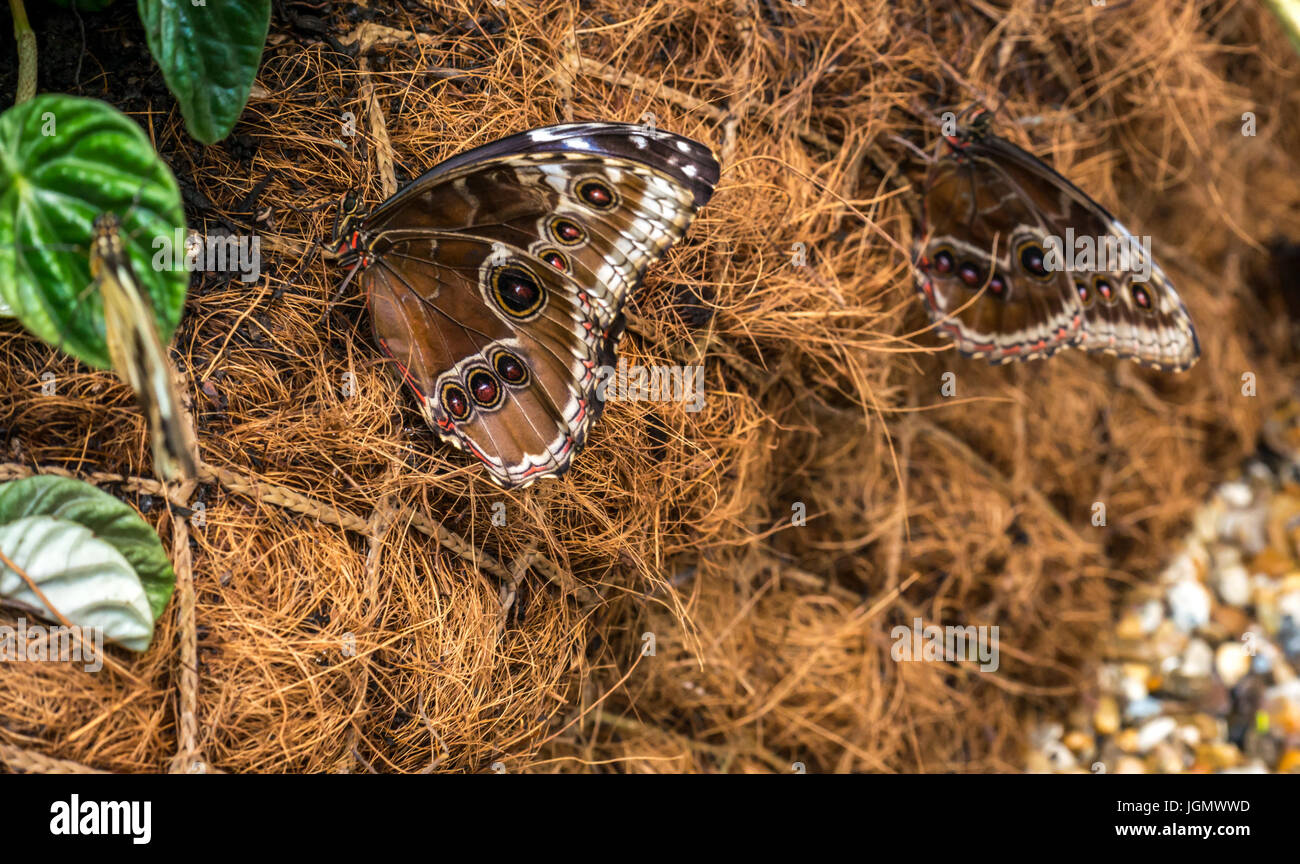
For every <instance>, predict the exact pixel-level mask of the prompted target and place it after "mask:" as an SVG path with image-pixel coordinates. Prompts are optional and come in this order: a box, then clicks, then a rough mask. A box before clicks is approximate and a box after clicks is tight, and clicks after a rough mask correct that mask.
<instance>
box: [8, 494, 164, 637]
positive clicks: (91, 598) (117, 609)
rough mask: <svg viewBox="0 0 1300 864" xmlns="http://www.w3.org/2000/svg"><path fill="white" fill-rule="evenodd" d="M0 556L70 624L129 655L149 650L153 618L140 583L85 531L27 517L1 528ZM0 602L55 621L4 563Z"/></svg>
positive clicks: (120, 559) (115, 554)
mask: <svg viewBox="0 0 1300 864" xmlns="http://www.w3.org/2000/svg"><path fill="white" fill-rule="evenodd" d="M0 552H3V553H4V555H5V557H6V558H8V559H9V560H10V561H11V562H13V564H14V565H15V566H17V567H19V568H21V569H22V572H23V573H25V574H26V575H27V577H28V579H30V580H31V581H32V582H33V583H35V584H36V586H37V587H38V588H40V590H41V593H42V594H44V595H45V600H48V601H49V604H50V605H51V606H53V607H54V608H55V609H57V610H58V612H59V613H60V614H61V615H62V616H63V617H64V618H66V619H67V620H68V623H70V624H73V625H76V626H79V627H94V628H98V629H99V630H101V631H102V632H103V634H104V638H106V639H112V640H113V641H114V642H116V643H118V644H119V645H122V646H124V647H126V648H130V649H131V650H132V651H143V650H145V649H146V648H148V647H149V642H150V640H152V639H153V616H152V615H151V614H150V613H149V599H148V598H147V597H146V596H145V593H144V588H143V587H142V586H141V585H140V580H139V579H138V578H137V577H136V575H135V571H134V570H132V569H131V565H130V564H129V563H128V562H127V560H126V559H125V558H123V557H122V554H121V553H120V552H118V551H117V550H116V549H114V548H113V546H112V545H111V544H109V543H106V542H105V541H103V540H100V539H99V538H97V537H96V536H95V535H94V534H93V533H92V532H91V530H90V529H89V528H87V527H86V526H84V525H81V524H78V523H76V522H65V521H64V520H62V519H54V518H52V517H50V516H27V517H25V518H23V519H19V520H17V521H15V522H10V523H8V524H7V525H0ZM0 597H2V598H4V599H6V600H9V601H12V602H16V603H20V604H22V605H24V606H26V607H28V608H30V609H32V610H34V611H36V612H37V613H38V614H40V615H41V617H43V618H46V619H48V620H50V621H57V620H58V616H56V615H54V614H53V613H52V612H50V611H49V607H48V606H46V603H45V600H42V599H41V598H40V597H38V596H37V595H36V594H35V593H34V592H33V591H32V589H31V588H30V587H29V586H28V584H27V580H26V579H24V578H23V577H22V576H21V575H20V574H19V573H18V572H16V571H15V570H13V569H12V568H11V567H9V565H7V564H5V563H3V562H0Z"/></svg>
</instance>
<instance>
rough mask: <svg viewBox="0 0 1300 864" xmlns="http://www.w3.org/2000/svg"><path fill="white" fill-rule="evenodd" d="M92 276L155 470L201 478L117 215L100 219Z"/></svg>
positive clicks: (111, 349) (167, 476)
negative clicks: (145, 429) (143, 425)
mask: <svg viewBox="0 0 1300 864" xmlns="http://www.w3.org/2000/svg"><path fill="white" fill-rule="evenodd" d="M90 274H91V276H92V278H93V279H94V282H95V286H96V287H97V288H98V289H99V292H100V295H101V296H102V298H103V301H104V329H105V339H106V341H107V343H108V357H109V360H110V361H111V363H112V366H113V370H114V371H115V372H116V373H117V374H118V376H119V377H120V378H121V379H122V380H123V381H125V382H126V383H127V384H128V385H129V386H130V387H131V389H132V390H133V391H135V395H136V401H137V402H138V403H139V405H140V411H141V413H143V414H144V415H145V418H146V419H147V420H148V421H149V435H150V442H151V447H152V450H153V460H154V471H155V472H156V473H157V474H158V478H159V479H160V480H162V481H163V482H167V481H170V480H185V479H192V478H194V477H196V476H197V475H198V462H199V458H198V445H197V443H196V442H195V440H194V432H193V430H192V429H191V428H190V425H189V423H188V422H187V420H186V418H185V416H184V412H183V410H182V403H181V398H180V394H179V392H178V391H177V389H176V382H175V380H174V379H173V377H172V366H171V363H170V361H169V360H168V358H167V351H166V349H165V348H164V347H163V344H162V340H160V339H159V338H158V331H157V329H156V325H155V324H154V314H153V308H152V304H151V303H150V301H149V294H148V292H147V291H146V290H145V289H144V288H143V287H142V286H141V285H140V282H139V280H138V279H137V278H136V275H135V271H134V270H132V269H131V259H130V257H129V256H128V255H127V253H126V249H125V247H124V245H123V243H122V234H121V222H120V221H119V220H118V218H117V216H116V215H114V214H113V213H103V214H101V215H99V216H98V217H96V219H95V225H94V238H93V240H92V241H91V246H90Z"/></svg>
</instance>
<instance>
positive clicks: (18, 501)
mask: <svg viewBox="0 0 1300 864" xmlns="http://www.w3.org/2000/svg"><path fill="white" fill-rule="evenodd" d="M27 516H51V517H54V518H56V519H62V520H65V521H69V522H77V523H79V524H81V525H84V526H85V527H87V528H89V529H90V530H91V531H93V532H94V534H95V536H96V537H98V538H99V539H100V540H103V541H105V542H106V543H108V544H110V545H111V546H113V548H115V549H116V550H117V551H118V552H120V553H121V554H122V557H123V558H125V559H126V560H127V561H128V562H129V563H130V565H131V568H132V569H133V570H134V571H135V573H136V575H137V576H138V577H139V578H140V582H141V584H142V585H143V586H144V590H145V593H146V594H147V595H148V597H149V607H150V609H151V611H152V612H153V617H154V618H155V619H156V618H157V617H158V616H159V615H161V614H162V613H163V610H164V609H165V608H166V607H167V600H168V599H169V598H170V597H171V596H172V589H173V588H174V587H175V585H176V573H175V572H174V571H173V570H172V565H171V561H169V560H168V559H167V553H166V552H165V551H164V550H163V545H162V541H160V540H159V539H158V535H157V534H155V533H154V530H153V528H151V527H150V526H149V523H148V522H145V521H144V520H143V519H141V518H140V514H138V513H136V512H135V510H134V509H132V508H131V506H130V505H129V504H125V503H123V502H121V501H119V500H118V499H116V498H114V497H113V496H112V495H109V494H108V493H107V492H104V491H102V490H100V489H96V488H95V487H94V486H91V485H90V484H89V483H83V482H81V481H80V480H73V479H72V478H70V477H55V476H52V475H49V474H43V475H39V476H36V477H25V478H23V479H21V480H12V481H10V482H8V483H3V484H0V525H3V524H5V523H7V522H13V521H15V520H17V519H22V518H24V517H27Z"/></svg>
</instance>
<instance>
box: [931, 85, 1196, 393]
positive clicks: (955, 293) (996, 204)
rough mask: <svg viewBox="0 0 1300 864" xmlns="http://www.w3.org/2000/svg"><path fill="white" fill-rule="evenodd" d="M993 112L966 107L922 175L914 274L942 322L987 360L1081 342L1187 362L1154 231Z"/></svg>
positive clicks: (1192, 338)
mask: <svg viewBox="0 0 1300 864" xmlns="http://www.w3.org/2000/svg"><path fill="white" fill-rule="evenodd" d="M991 120H992V115H991V113H990V112H989V111H988V110H987V109H985V108H983V107H982V106H979V105H974V106H971V107H970V108H967V109H966V110H965V111H963V112H962V114H961V115H960V116H959V117H957V118H956V123H955V128H954V129H953V130H952V132H953V134H950V135H945V136H944V138H943V139H942V141H941V142H940V144H939V153H938V155H937V158H936V159H935V160H934V161H933V162H932V163H931V165H930V170H929V175H928V177H927V182H926V190H925V198H924V205H923V216H922V226H921V227H922V230H921V232H920V234H919V236H918V239H917V242H916V244H915V246H916V248H915V253H916V267H917V273H916V276H917V279H916V284H917V290H918V292H919V293H920V294H921V297H922V299H923V300H924V302H925V305H926V308H927V310H928V311H929V313H930V318H931V320H932V321H933V322H934V323H935V324H936V326H937V328H938V332H939V333H940V334H941V335H943V336H945V337H947V338H949V339H951V340H952V341H953V342H954V343H955V344H956V347H957V350H958V351H960V352H961V353H962V354H965V355H967V356H979V357H985V358H987V359H988V360H989V362H990V363H1009V362H1011V361H1014V360H1030V359H1035V358H1041V357H1050V356H1051V355H1053V354H1055V353H1056V352H1057V351H1058V350H1059V349H1061V348H1081V349H1084V350H1086V351H1089V352H1106V353H1109V354H1115V355H1118V356H1120V357H1126V358H1131V359H1133V360H1136V361H1138V362H1139V363H1142V364H1146V365H1149V366H1152V367H1154V368H1156V369H1161V370H1164V371H1168V372H1181V371H1183V370H1185V369H1187V368H1189V367H1190V366H1191V365H1192V364H1193V363H1195V362H1196V360H1197V358H1198V357H1199V356H1200V353H1201V349H1200V343H1199V342H1198V341H1197V338H1196V329H1195V328H1194V327H1193V326H1192V320H1191V317H1190V316H1189V315H1188V313H1187V307H1186V306H1184V305H1183V301H1182V299H1181V298H1179V296H1178V292H1177V291H1175V290H1174V286H1173V283H1172V282H1170V281H1169V278H1168V277H1167V276H1166V275H1165V273H1164V271H1163V270H1162V269H1161V268H1160V266H1159V265H1158V264H1156V262H1155V260H1154V259H1153V258H1152V257H1151V254H1150V244H1149V240H1148V241H1147V242H1146V244H1145V245H1144V244H1143V243H1141V242H1139V241H1138V240H1137V239H1136V238H1134V237H1133V235H1132V234H1130V233H1129V231H1128V229H1126V228H1125V227H1124V226H1123V225H1121V224H1120V223H1119V221H1118V220H1116V219H1115V217H1113V216H1111V215H1110V214H1109V213H1108V212H1106V210H1105V209H1103V208H1102V206H1101V205H1100V204H1098V203H1097V202H1096V201H1094V200H1092V199H1091V198H1090V197H1088V195H1087V194H1085V193H1084V192H1083V191H1082V190H1080V189H1079V188H1078V187H1077V186H1075V185H1074V184H1072V183H1071V182H1070V181H1069V180H1066V179H1065V178H1064V177H1062V176H1061V175H1060V174H1057V173H1056V172H1055V171H1053V170H1052V169H1051V168H1049V167H1048V166H1047V165H1045V164H1043V163H1042V162H1041V161H1039V160H1038V159H1037V158H1035V157H1034V156H1032V155H1030V154H1029V153H1027V152H1025V151H1024V150H1022V149H1021V148H1019V147H1017V146H1016V145H1015V144H1012V143H1010V142H1008V141H1005V140H1003V139H1002V138H999V137H998V136H997V135H996V134H994V132H993V131H992V129H991V128H990V126H991ZM980 292H983V293H982V294H981V293H980ZM976 295H979V296H978V297H977V296H976Z"/></svg>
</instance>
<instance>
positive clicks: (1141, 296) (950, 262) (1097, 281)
mask: <svg viewBox="0 0 1300 864" xmlns="http://www.w3.org/2000/svg"><path fill="white" fill-rule="evenodd" d="M1020 263H1021V264H1023V265H1024V266H1025V269H1026V270H1028V271H1029V272H1030V273H1031V274H1032V275H1034V276H1038V277H1043V276H1050V275H1051V273H1050V271H1048V270H1047V268H1046V267H1044V266H1043V250H1042V249H1040V248H1038V247H1037V246H1035V245H1033V244H1029V245H1027V246H1025V247H1023V248H1022V249H1021V252H1020ZM934 270H935V272H936V273H938V274H940V275H947V274H949V273H952V272H954V270H955V271H956V273H957V277H958V278H959V279H961V281H962V282H963V283H964V284H965V285H966V286H967V287H969V288H971V289H978V288H979V287H980V286H981V285H983V284H984V280H985V278H986V277H987V271H986V270H984V269H982V268H980V267H979V266H977V265H975V264H972V263H971V262H969V261H962V262H960V263H958V262H957V261H956V259H954V258H953V256H952V253H951V252H949V251H948V250H946V249H941V250H940V251H938V252H936V253H935V255H934ZM988 283H989V293H990V294H993V295H994V296H996V297H1003V298H1005V297H1006V290H1007V283H1006V280H1005V279H1004V278H1003V277H1002V275H1001V274H1000V273H994V274H993V276H992V277H991V278H988ZM1074 290H1075V291H1076V292H1077V293H1078V295H1079V301H1080V302H1081V303H1083V304H1084V305H1085V306H1087V305H1090V304H1091V303H1092V300H1093V297H1094V296H1096V297H1100V298H1101V299H1102V301H1103V302H1105V303H1114V302H1115V300H1116V299H1117V297H1118V295H1117V294H1116V293H1115V288H1114V287H1113V286H1112V285H1111V284H1110V282H1109V280H1107V279H1106V278H1105V277H1104V276H1100V275H1096V276H1093V277H1092V286H1091V288H1090V287H1089V286H1088V284H1087V283H1086V282H1083V281H1081V280H1077V279H1076V280H1075V282H1074ZM1129 293H1130V294H1131V295H1132V297H1133V304H1134V305H1135V306H1137V307H1138V308H1139V309H1142V310H1144V311H1150V310H1151V309H1152V308H1153V304H1152V302H1151V294H1150V292H1149V291H1148V290H1147V289H1146V288H1145V287H1143V286H1142V285H1139V284H1138V283H1136V282H1131V283H1129Z"/></svg>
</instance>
